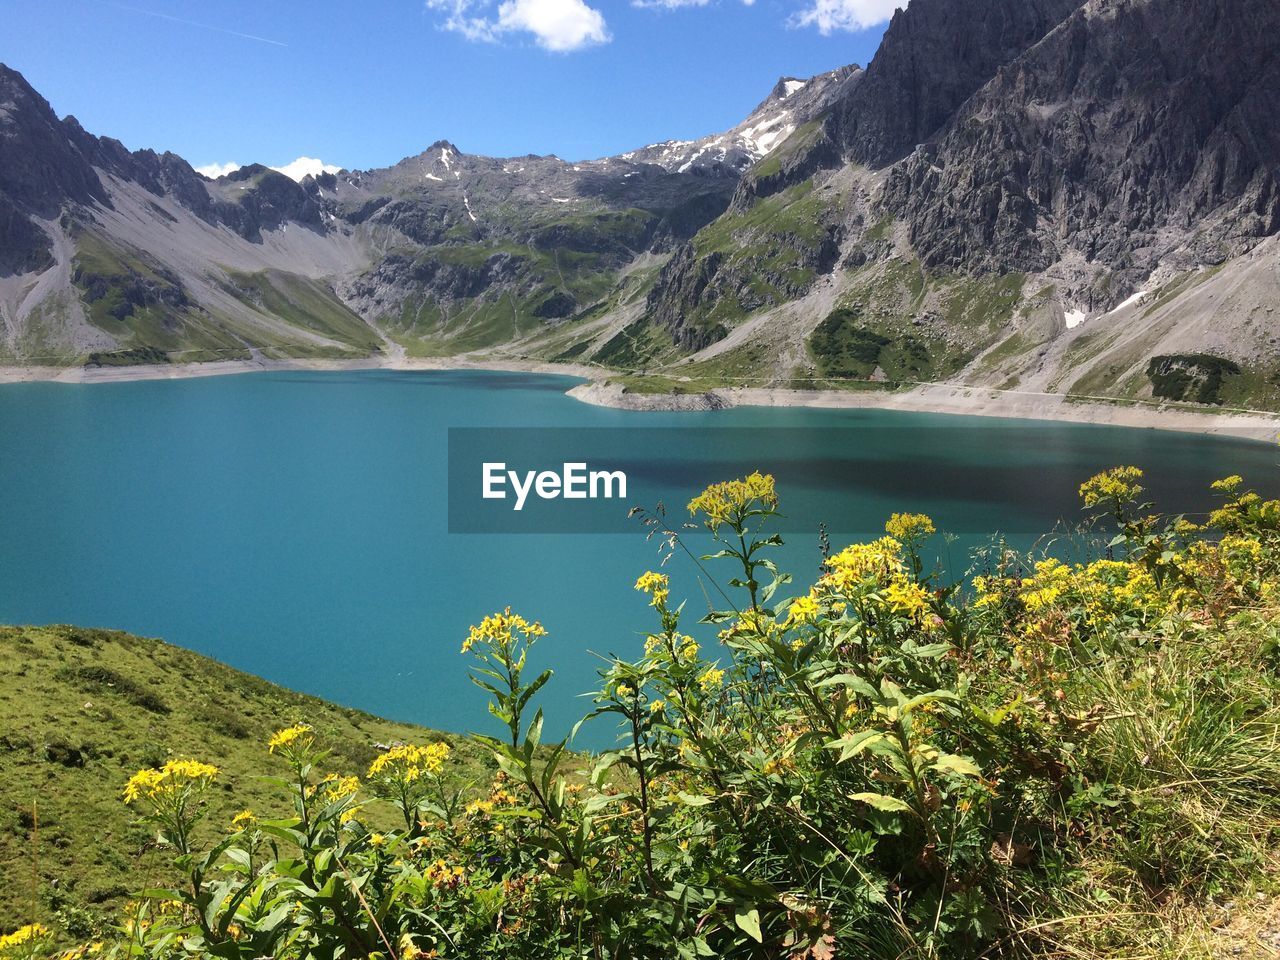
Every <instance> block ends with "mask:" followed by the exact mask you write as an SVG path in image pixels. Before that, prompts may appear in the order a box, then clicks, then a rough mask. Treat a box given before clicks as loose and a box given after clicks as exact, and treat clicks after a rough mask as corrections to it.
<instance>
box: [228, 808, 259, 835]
mask: <svg viewBox="0 0 1280 960" xmlns="http://www.w3.org/2000/svg"><path fill="white" fill-rule="evenodd" d="M257 822H258V818H257V817H256V816H255V815H254V812H253V811H252V810H249V809H244V810H241V811H240V812H239V813H237V814H236V815H235V816H234V817H232V818H231V829H232V830H247V829H249V828H250V827H252V826H253V825H254V824H255V823H257Z"/></svg>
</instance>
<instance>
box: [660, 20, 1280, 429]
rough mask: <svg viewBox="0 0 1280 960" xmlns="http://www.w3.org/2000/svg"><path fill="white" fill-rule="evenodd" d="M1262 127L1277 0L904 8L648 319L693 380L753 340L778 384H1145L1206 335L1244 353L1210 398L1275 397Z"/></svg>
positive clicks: (1269, 119)
mask: <svg viewBox="0 0 1280 960" xmlns="http://www.w3.org/2000/svg"><path fill="white" fill-rule="evenodd" d="M1278 119H1280V5H1277V4H1275V3H1274V2H1273V0H1208V2H1206V3H1203V4H1195V5H1188V4H1184V3H1181V2H1178V0H1089V2H1082V0H1018V2H1013V0H914V2H913V3H912V4H911V5H910V7H909V8H908V9H907V10H905V11H899V13H898V14H897V15H896V16H895V17H894V20H893V22H892V24H891V25H890V27H889V29H888V30H887V32H886V34H885V37H884V41H883V43H882V46H881V48H880V50H879V52H878V53H877V55H876V57H875V59H874V60H873V62H872V63H871V64H870V66H869V67H868V68H867V70H866V72H865V74H864V75H862V76H861V77H860V78H859V81H858V83H857V84H856V85H853V86H851V87H850V89H848V90H847V91H846V92H845V94H844V95H843V96H842V97H840V98H839V99H838V100H837V101H836V102H835V103H833V104H832V105H831V107H830V108H829V109H828V110H827V111H826V113H825V114H824V115H823V116H822V118H821V120H820V122H819V123H817V124H815V125H814V128H813V129H811V130H808V131H805V132H803V133H802V134H801V133H797V134H796V135H793V137H792V138H791V139H790V140H789V141H787V142H786V143H784V144H782V145H780V146H779V147H778V148H777V149H776V150H775V152H774V154H773V155H772V157H771V158H769V159H766V160H765V161H762V162H760V163H758V164H757V165H755V167H753V168H752V169H751V170H749V171H748V172H747V173H746V174H745V175H744V176H743V178H742V180H741V182H740V183H739V186H738V188H737V191H736V192H735V195H734V198H733V200H732V201H731V204H730V208H729V210H728V211H727V212H726V214H725V215H724V216H723V217H721V218H720V219H719V220H717V221H716V222H715V223H713V224H711V225H709V226H708V227H707V228H706V229H705V230H704V231H702V232H700V233H699V234H698V235H696V236H695V237H694V238H693V239H692V240H691V241H690V243H689V244H687V245H686V246H685V247H683V248H681V250H679V251H678V252H677V254H676V256H674V257H673V258H672V260H671V262H670V263H669V264H668V265H667V267H666V268H665V270H664V271H663V273H662V275H661V277H660V279H659V282H658V284H657V285H656V286H655V288H654V290H653V291H652V292H651V294H650V297H649V301H648V305H649V311H648V317H649V319H650V321H651V322H652V323H654V324H655V325H658V326H659V327H661V328H662V329H664V330H666V331H667V332H668V334H669V336H670V338H671V339H672V340H673V341H674V342H675V343H677V344H679V345H681V346H684V347H687V348H691V349H695V350H698V351H699V353H698V355H697V356H695V357H694V358H692V362H691V363H690V364H689V365H688V366H687V369H688V370H689V372H690V374H702V375H706V374H707V373H717V372H721V371H724V370H731V369H738V368H741V366H742V365H743V357H745V356H746V355H747V354H748V353H749V352H750V353H752V354H753V355H755V356H763V357H767V358H776V359H774V360H773V361H772V363H771V367H772V371H773V373H774V375H775V376H776V377H778V378H779V379H788V378H795V377H819V378H822V377H827V376H839V375H848V376H863V375H865V376H870V375H873V374H874V375H876V376H878V377H885V378H888V379H901V380H911V379H922V380H924V379H935V378H938V377H947V378H955V379H961V380H964V381H965V382H970V383H981V384H990V385H993V386H1001V387H1020V388H1026V387H1034V388H1036V389H1046V390H1053V391H1072V390H1088V391H1093V392H1102V393H1121V394H1124V395H1128V396H1134V397H1142V396H1150V395H1151V394H1152V391H1153V389H1154V388H1155V384H1154V383H1153V381H1152V379H1151V377H1150V376H1149V375H1148V373H1147V368H1148V367H1149V366H1151V365H1152V363H1153V360H1154V361H1155V367H1157V368H1158V367H1160V365H1161V363H1166V361H1168V358H1169V357H1171V356H1172V357H1174V358H1178V357H1186V356H1190V355H1194V354H1198V353H1202V352H1209V353H1212V354H1214V355H1215V356H1216V355H1221V356H1222V357H1224V358H1229V359H1230V360H1232V362H1238V363H1241V364H1243V365H1244V366H1245V367H1246V368H1247V370H1246V372H1245V373H1244V374H1242V375H1241V377H1239V378H1237V379H1236V380H1233V381H1231V383H1233V384H1235V387H1233V389H1235V390H1236V393H1234V394H1232V393H1231V392H1230V391H1227V393H1226V394H1224V396H1223V397H1222V398H1220V399H1234V400H1238V401H1239V402H1249V403H1263V404H1267V405H1275V404H1276V403H1278V402H1280V392H1277V390H1276V387H1275V383H1274V382H1272V381H1271V378H1272V376H1273V375H1275V374H1276V373H1277V371H1280V357H1278V356H1277V350H1276V342H1275V334H1276V333H1277V332H1278V331H1276V328H1275V321H1276V320H1277V319H1280V317H1276V315H1275V312H1274V310H1275V306H1276V305H1275V304H1274V303H1273V302H1272V301H1271V300H1270V299H1269V298H1271V297H1273V296H1274V293H1275V289H1276V279H1277V266H1278V264H1277V261H1276V252H1275V251H1276V246H1275V243H1274V242H1272V240H1270V239H1269V238H1274V237H1275V235H1276V234H1277V233H1278V232H1280V187H1278V183H1280V124H1278V123H1277V120H1278ZM813 198H819V201H818V202H817V208H816V209H815V208H814V203H815V200H814V199H813ZM766 211H769V212H767V213H766ZM802 223H813V224H816V229H812V230H809V231H808V232H807V233H806V232H804V231H801V230H798V229H795V227H796V225H798V224H802ZM725 231H727V232H728V233H729V234H730V236H731V242H729V243H727V244H726V243H725V242H723V237H722V236H720V235H721V234H723V233H724V232H725ZM709 241H710V242H709ZM779 264H781V265H783V266H786V267H795V268H798V269H792V270H790V271H787V270H781V271H779V270H777V269H775V267H776V266H777V265H779ZM759 278H765V279H769V278H774V279H780V278H789V280H790V283H789V284H788V283H781V282H779V283H773V282H771V283H768V284H767V285H766V287H765V288H763V289H762V287H761V285H760V284H759V283H754V282H753V279H759ZM712 304H714V306H712ZM1193 304H1195V306H1192V305H1193ZM1209 306H1211V307H1212V310H1211V312H1210V314H1209V315H1205V313H1204V310H1205V309H1206V307H1209ZM725 320H728V321H729V322H724V321H725ZM741 330H749V331H750V332H749V335H747V334H743V333H741V332H739V331H741ZM880 341H885V345H884V349H883V350H882V351H877V349H876V347H875V345H876V344H877V343H879V342H880ZM850 344H853V347H851V346H850ZM855 354H856V355H858V356H860V357H862V358H863V360H861V361H859V362H857V363H852V364H850V363H849V362H847V361H848V357H850V356H852V355H855ZM881 354H883V355H881ZM904 356H905V357H909V358H912V359H911V360H910V362H905V361H903V359H902V358H903V357H904ZM882 361H883V362H882ZM1174 362H1182V361H1181V360H1176V359H1175V361H1174ZM1246 384H1248V385H1247V386H1246Z"/></svg>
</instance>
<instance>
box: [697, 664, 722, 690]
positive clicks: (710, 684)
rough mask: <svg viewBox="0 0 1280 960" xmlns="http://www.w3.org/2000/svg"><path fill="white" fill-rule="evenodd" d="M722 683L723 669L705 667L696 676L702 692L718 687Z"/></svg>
mask: <svg viewBox="0 0 1280 960" xmlns="http://www.w3.org/2000/svg"><path fill="white" fill-rule="evenodd" d="M722 683H724V671H723V670H720V669H718V668H716V667H707V669H705V670H703V671H702V675H701V676H700V677H698V686H700V687H701V688H702V690H703V692H704V693H705V692H708V691H711V690H716V689H719V687H720V685H721V684H722Z"/></svg>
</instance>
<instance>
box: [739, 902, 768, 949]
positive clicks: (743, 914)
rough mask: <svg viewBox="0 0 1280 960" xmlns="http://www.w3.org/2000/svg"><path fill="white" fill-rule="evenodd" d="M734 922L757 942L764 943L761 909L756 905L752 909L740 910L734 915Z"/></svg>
mask: <svg viewBox="0 0 1280 960" xmlns="http://www.w3.org/2000/svg"><path fill="white" fill-rule="evenodd" d="M733 922H734V923H736V924H737V925H738V929H739V930H741V931H742V932H743V933H745V934H746V935H747V936H749V937H750V938H751V939H752V940H754V941H755V942H756V943H764V934H762V933H761V932H760V911H759V910H757V909H756V908H755V907H752V908H751V909H750V910H739V911H737V912H735V913H734V915H733Z"/></svg>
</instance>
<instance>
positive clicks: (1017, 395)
mask: <svg viewBox="0 0 1280 960" xmlns="http://www.w3.org/2000/svg"><path fill="white" fill-rule="evenodd" d="M351 370H400V371H414V370H422V371H430V370H492V371H497V372H508V373H541V374H552V375H559V376H569V377H579V378H581V379H583V380H585V381H587V382H585V383H582V384H578V385H577V386H574V387H572V388H571V389H570V390H568V391H567V393H568V395H569V396H570V397H572V398H573V399H575V400H578V401H580V402H582V403H588V404H593V405H596V406H604V407H614V408H617V409H622V410H635V411H681V410H717V409H726V408H729V407H739V406H760V407H811V408H818V409H876V410H898V411H902V412H911V413H936V414H947V415H954V416H977V417H996V418H1006V419H1014V420H1047V421H1052V422H1059V423H1061V422H1066V423H1081V424H1096V425H1106V426H1117V427H1130V428H1137V429H1155V430H1174V431H1178V432H1184V433H1199V434H1206V435H1213V436H1228V437H1239V438H1241V439H1247V440H1258V441H1266V442H1270V441H1275V440H1276V439H1277V436H1278V435H1280V414H1268V413H1265V412H1262V411H1241V412H1222V413H1215V412H1210V411H1206V410H1203V409H1199V408H1191V409H1187V408H1180V407H1178V406H1175V405H1172V404H1155V403H1150V404H1142V405H1138V404H1133V403H1125V402H1122V401H1114V402H1111V401H1107V400H1106V399H1105V398H1097V399H1093V398H1091V399H1088V400H1082V399H1074V398H1069V397H1066V396H1063V395H1061V394H1043V393H1030V392H1019V391H1016V390H995V389H991V388H988V387H978V386H970V385H962V384H947V383H940V384H928V385H924V386H919V387H914V388H912V389H910V390H905V391H900V392H894V393H889V392H882V391H873V390H867V391H850V390H794V389H785V388H774V387H718V388H715V389H713V390H711V391H709V392H706V393H686V394H663V393H637V392H633V391H629V390H627V389H626V388H625V387H623V386H622V385H621V384H617V383H608V382H606V381H607V379H608V378H609V377H611V376H617V373H616V372H614V371H608V370H602V369H600V368H599V367H591V366H587V365H585V364H575V363H555V362H550V361H541V360H525V359H519V358H499V357H494V358H471V357H440V358H421V359H418V358H413V359H411V358H406V357H369V358H362V359H354V360H320V359H289V360H222V361H213V362H209V363H174V364H154V365H138V366H125V367H82V366H79V367H23V366H0V384H5V383H30V382H52V383H74V384H86V383H125V382H132V381H139V380H181V379H188V378H194V377H213V376H230V375H238V374H245V373H282V372H289V371H351Z"/></svg>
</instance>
